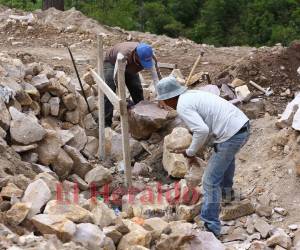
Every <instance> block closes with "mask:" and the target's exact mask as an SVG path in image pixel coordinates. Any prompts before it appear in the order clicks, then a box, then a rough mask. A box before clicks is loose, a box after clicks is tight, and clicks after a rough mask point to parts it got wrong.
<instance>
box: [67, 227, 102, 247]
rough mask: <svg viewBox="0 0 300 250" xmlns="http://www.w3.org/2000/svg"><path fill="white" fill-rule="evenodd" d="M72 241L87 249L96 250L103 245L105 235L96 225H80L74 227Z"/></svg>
mask: <svg viewBox="0 0 300 250" xmlns="http://www.w3.org/2000/svg"><path fill="white" fill-rule="evenodd" d="M72 240H73V241H75V242H78V243H81V244H82V245H83V246H84V247H86V248H87V249H91V250H98V249H101V248H102V247H103V245H104V244H105V234H104V233H103V232H102V231H101V229H100V228H99V227H97V226H96V225H93V224H90V223H81V224H79V225H77V226H76V233H75V234H74V236H73V238H72Z"/></svg>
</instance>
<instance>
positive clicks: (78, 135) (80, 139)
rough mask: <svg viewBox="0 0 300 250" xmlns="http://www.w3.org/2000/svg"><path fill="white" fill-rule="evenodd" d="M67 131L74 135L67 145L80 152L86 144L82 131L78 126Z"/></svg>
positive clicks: (85, 137)
mask: <svg viewBox="0 0 300 250" xmlns="http://www.w3.org/2000/svg"><path fill="white" fill-rule="evenodd" d="M69 131H70V132H71V133H72V134H73V135H74V137H73V138H72V139H71V140H70V141H69V142H68V143H67V144H68V145H69V146H71V147H73V148H76V149H78V150H79V151H81V150H82V149H83V148H84V146H85V144H86V143H87V136H86V134H85V131H84V129H83V128H82V127H80V126H79V125H76V126H74V127H72V128H71V129H70V130H69Z"/></svg>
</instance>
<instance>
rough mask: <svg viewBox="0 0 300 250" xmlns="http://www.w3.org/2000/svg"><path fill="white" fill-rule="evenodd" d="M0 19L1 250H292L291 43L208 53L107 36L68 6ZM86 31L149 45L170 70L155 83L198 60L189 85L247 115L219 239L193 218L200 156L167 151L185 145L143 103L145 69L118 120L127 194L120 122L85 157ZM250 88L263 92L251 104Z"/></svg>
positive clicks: (166, 42) (299, 236) (92, 141)
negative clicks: (193, 158)
mask: <svg viewBox="0 0 300 250" xmlns="http://www.w3.org/2000/svg"><path fill="white" fill-rule="evenodd" d="M20 16H22V17H21V18H20ZM20 19H22V20H20ZM0 20H1V24H0V33H1V36H0V106H1V109H0V110H1V111H0V173H1V174H0V188H1V192H0V197H1V198H0V210H1V216H0V218H1V219H0V222H1V224H0V228H1V230H0V237H1V241H0V246H1V249H11V250H12V249H46V248H47V249H49V248H50V249H109V250H110V249H120V250H123V249H124V250H125V249H128V250H129V249H131V250H133V249H162V250H163V249H174V250H175V249H176V250H177V249H195V250H196V249H197V250H198V249H203V250H210V249H211V250H218V249H228V250H229V249H241V250H242V249H251V250H259V249H276V250H280V249H291V248H293V249H300V207H299V204H300V194H299V192H300V191H299V190H300V189H299V186H300V182H299V177H298V175H300V169H299V166H300V164H299V163H300V162H299V160H300V158H299V156H298V152H299V141H300V140H299V132H298V131H297V130H295V129H293V128H292V127H291V125H292V123H290V121H288V119H287V121H285V122H284V123H280V125H278V117H277V115H278V114H280V113H282V112H283V110H284V109H285V107H286V105H287V103H288V102H289V101H291V100H292V99H293V97H294V96H295V94H296V92H297V91H299V83H300V77H299V75H297V68H298V67H299V66H300V45H299V43H297V42H294V43H293V44H292V45H291V46H290V47H288V48H285V47H282V46H281V45H280V44H278V45H276V46H274V47H270V48H269V47H262V48H249V47H229V48H215V47H214V46H209V45H205V44H202V45H199V44H195V43H193V42H192V41H189V40H186V39H171V38H168V37H165V36H156V35H152V34H147V33H146V34H144V33H139V32H127V31H124V30H121V29H119V28H111V27H105V26H102V25H99V24H98V23H97V22H95V21H93V20H91V19H88V18H86V17H85V16H84V15H82V14H81V13H80V12H77V11H75V10H69V11H66V12H59V11H56V10H54V9H50V10H48V11H45V12H42V11H36V12H34V13H33V14H31V13H23V12H20V11H17V10H11V9H8V8H5V7H0ZM98 33H102V34H103V35H104V36H105V39H104V48H105V49H106V48H108V47H109V46H111V45H113V44H115V43H117V42H119V41H125V40H126V41H131V40H132V41H144V42H148V43H150V44H152V46H153V47H154V48H155V52H156V55H157V57H158V59H159V61H160V62H161V63H171V64H177V68H178V69H180V70H174V71H173V72H172V70H171V69H166V68H163V69H162V73H163V75H168V74H170V73H171V72H172V74H174V75H175V76H176V77H178V79H179V80H182V79H185V78H186V77H187V76H188V74H189V71H190V69H191V67H192V64H193V63H194V61H195V59H196V58H197V56H198V54H199V53H200V51H204V52H205V54H204V57H203V59H202V61H201V63H200V65H199V66H198V67H197V70H196V72H195V73H199V74H196V75H195V76H194V77H193V80H192V82H191V87H192V88H203V87H204V88H205V90H206V91H212V92H214V93H216V94H218V95H221V96H223V97H224V98H226V99H228V100H230V101H232V102H234V103H236V104H237V105H239V107H240V108H241V109H242V110H244V111H245V112H246V114H247V115H248V116H249V117H250V118H251V125H252V131H251V137H250V139H249V141H248V143H247V144H246V145H245V147H244V148H243V150H242V151H241V152H240V153H239V155H238V159H237V175H236V184H235V188H236V190H237V194H238V195H237V199H236V201H235V202H233V203H231V204H227V205H225V204H224V205H223V207H222V215H221V217H222V221H223V229H222V236H221V237H220V239H219V240H218V239H216V238H215V237H214V236H213V235H212V234H211V233H207V232H204V231H203V230H202V228H201V225H200V223H199V220H198V219H197V214H198V213H199V211H200V207H201V183H200V179H201V176H202V174H203V170H204V168H205V164H206V160H207V158H208V156H209V154H210V152H209V150H208V151H207V152H204V153H203V154H202V155H201V158H202V159H200V158H199V163H200V165H201V166H202V167H201V169H199V168H197V167H195V166H189V165H188V162H187V160H186V159H185V158H184V157H183V155H180V154H174V153H171V150H172V149H176V148H182V147H186V146H187V145H189V143H190V141H191V135H190V134H189V132H188V130H187V129H185V128H184V125H183V124H182V122H181V121H180V120H178V118H175V116H176V114H174V112H167V111H164V110H160V109H158V108H157V106H156V104H152V103H150V102H149V101H151V100H152V99H153V86H151V82H150V81H149V75H148V74H147V73H144V72H143V73H142V76H143V78H144V82H143V86H144V94H145V97H146V99H147V101H145V102H142V103H140V104H138V105H137V106H136V107H134V108H133V109H132V110H131V111H130V128H131V129H130V130H131V134H132V138H131V139H130V145H131V154H132V166H133V180H134V181H133V188H132V189H131V190H127V189H126V188H125V186H124V169H123V166H122V148H121V134H120V124H119V115H118V112H115V116H114V123H113V129H108V128H107V129H106V131H105V136H106V152H107V160H106V161H105V162H99V161H98V160H97V151H98V139H97V137H98V134H97V133H98V131H97V86H96V85H95V82H94V81H93V78H92V77H91V76H90V74H89V72H88V69H89V68H90V67H95V64H96V56H95V54H96V34H98ZM65 45H69V46H70V48H71V49H72V51H73V53H74V56H75V59H76V62H77V64H78V67H79V71H80V75H81V76H82V79H83V82H84V92H85V94H86V95H87V96H88V103H89V106H90V108H91V110H92V114H89V113H88V110H87V104H86V103H85V100H84V98H83V96H82V90H81V89H80V88H79V85H78V81H77V79H76V77H75V73H74V70H73V67H72V64H71V60H70V58H69V54H68V51H67V50H66V48H65ZM201 72H207V73H208V74H209V75H210V78H211V80H212V83H213V84H214V85H213V86H212V85H209V86H206V85H207V83H208V82H207V80H203V79H202V73H201ZM250 80H252V81H254V82H256V83H258V84H260V85H261V86H262V87H264V88H267V87H270V88H271V89H272V90H273V92H274V93H273V94H272V95H271V96H269V97H267V96H265V95H263V94H262V92H260V91H258V90H257V89H256V88H254V87H253V86H252V85H251V84H249V81H250ZM294 113H295V112H294ZM294 113H293V114H294ZM292 118H293V117H292ZM294 119H296V115H295V118H294ZM293 127H294V128H295V126H293ZM199 156H200V155H199ZM298 228H299V229H298Z"/></svg>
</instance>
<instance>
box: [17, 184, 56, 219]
mask: <svg viewBox="0 0 300 250" xmlns="http://www.w3.org/2000/svg"><path fill="white" fill-rule="evenodd" d="M50 198H51V191H50V189H49V187H48V186H47V184H46V183H45V182H44V181H43V180H41V179H38V180H35V181H34V182H32V183H30V184H29V186H28V187H27V189H26V190H25V193H24V196H23V198H22V202H29V203H31V208H30V211H29V213H28V218H32V217H33V216H34V215H35V214H38V213H40V210H41V208H42V207H43V206H44V205H45V204H46V203H47V201H48V200H50Z"/></svg>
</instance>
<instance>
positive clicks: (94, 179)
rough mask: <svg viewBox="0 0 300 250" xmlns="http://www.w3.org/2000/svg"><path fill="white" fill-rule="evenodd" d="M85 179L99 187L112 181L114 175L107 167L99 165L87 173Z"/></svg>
mask: <svg viewBox="0 0 300 250" xmlns="http://www.w3.org/2000/svg"><path fill="white" fill-rule="evenodd" d="M85 181H86V182H87V183H88V184H89V185H92V184H94V185H95V186H97V187H102V186H103V185H105V184H108V183H110V182H111V181H112V175H111V173H110V171H109V170H108V169H107V168H104V167H102V166H101V165H98V166H96V167H95V168H93V169H92V170H91V171H89V172H88V173H87V174H86V175H85Z"/></svg>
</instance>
